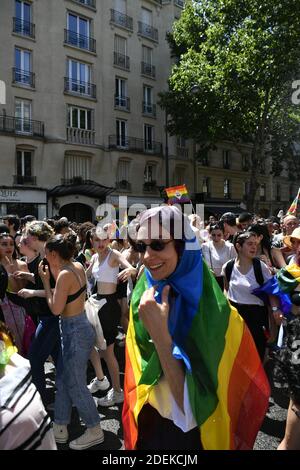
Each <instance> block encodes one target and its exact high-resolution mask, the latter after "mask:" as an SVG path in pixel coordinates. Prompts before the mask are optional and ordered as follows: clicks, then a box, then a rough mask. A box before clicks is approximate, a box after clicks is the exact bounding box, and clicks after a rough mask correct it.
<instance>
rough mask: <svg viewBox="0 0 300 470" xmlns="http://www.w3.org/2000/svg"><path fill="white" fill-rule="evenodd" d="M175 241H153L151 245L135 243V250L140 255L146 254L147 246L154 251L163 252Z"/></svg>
mask: <svg viewBox="0 0 300 470" xmlns="http://www.w3.org/2000/svg"><path fill="white" fill-rule="evenodd" d="M172 241H173V240H168V241H163V240H152V242H150V243H145V242H135V249H136V251H137V252H138V253H146V250H147V246H149V247H150V248H151V250H153V251H163V250H164V248H165V246H166V245H168V243H170V242H172Z"/></svg>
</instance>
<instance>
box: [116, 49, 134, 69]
mask: <svg viewBox="0 0 300 470" xmlns="http://www.w3.org/2000/svg"><path fill="white" fill-rule="evenodd" d="M114 65H116V66H117V67H120V68H121V69H124V70H130V59H129V57H128V56H127V55H124V54H120V52H114Z"/></svg>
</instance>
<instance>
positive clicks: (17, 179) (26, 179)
mask: <svg viewBox="0 0 300 470" xmlns="http://www.w3.org/2000/svg"><path fill="white" fill-rule="evenodd" d="M14 184H31V185H36V176H28V175H14Z"/></svg>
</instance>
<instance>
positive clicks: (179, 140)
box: [176, 135, 186, 148]
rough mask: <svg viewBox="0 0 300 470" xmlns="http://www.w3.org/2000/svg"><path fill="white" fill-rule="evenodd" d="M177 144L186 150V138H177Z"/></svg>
mask: <svg viewBox="0 0 300 470" xmlns="http://www.w3.org/2000/svg"><path fill="white" fill-rule="evenodd" d="M176 144H177V147H182V148H184V147H185V146H186V138H185V137H182V136H181V135H179V136H177V138H176Z"/></svg>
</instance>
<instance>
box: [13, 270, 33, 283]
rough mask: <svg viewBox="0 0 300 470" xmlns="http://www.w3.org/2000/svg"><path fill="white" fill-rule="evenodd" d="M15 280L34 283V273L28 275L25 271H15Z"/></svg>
mask: <svg viewBox="0 0 300 470" xmlns="http://www.w3.org/2000/svg"><path fill="white" fill-rule="evenodd" d="M14 278H15V279H21V280H25V281H32V280H33V278H34V275H33V274H32V273H27V272H25V271H15V272H14Z"/></svg>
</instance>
